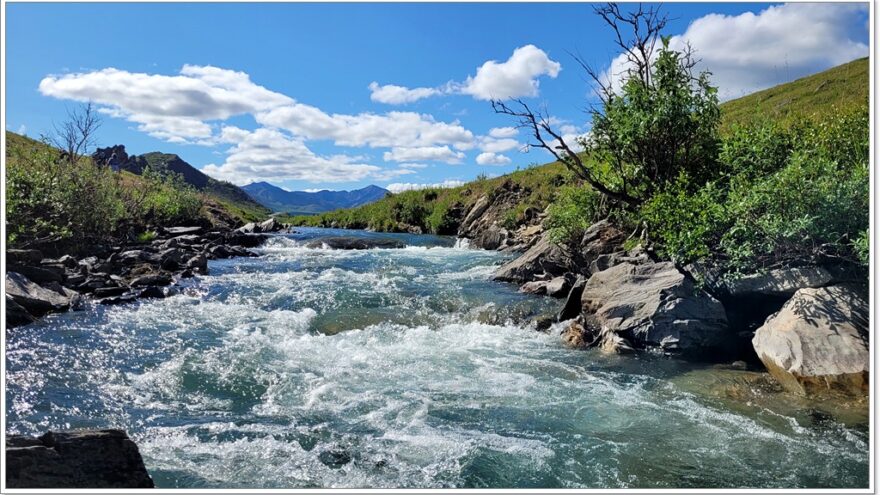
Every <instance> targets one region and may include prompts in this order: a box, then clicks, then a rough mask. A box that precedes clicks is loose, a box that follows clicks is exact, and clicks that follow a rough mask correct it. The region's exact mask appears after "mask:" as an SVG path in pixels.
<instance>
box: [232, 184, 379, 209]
mask: <svg viewBox="0 0 880 495" xmlns="http://www.w3.org/2000/svg"><path fill="white" fill-rule="evenodd" d="M242 189H243V190H244V191H245V192H247V193H248V194H249V195H250V197H251V198H253V199H254V200H255V201H256V202H258V203H260V204H261V205H263V206H265V207H267V208H269V209H271V210H272V211H277V212H284V213H290V214H310V213H322V212H325V211H331V210H338V209H340V208H353V207H355V206H361V205H365V204H367V203H372V202H373V201H377V200H379V199H382V198H384V197H385V195H387V194H388V190H387V189H383V188H381V187H378V186H367V187H364V188H363V189H357V190H354V191H328V190H323V191H316V192H306V191H286V190H284V189H281V188H280V187H278V186H274V185H272V184H269V183H268V182H254V183H252V184H248V185H246V186H244V187H242Z"/></svg>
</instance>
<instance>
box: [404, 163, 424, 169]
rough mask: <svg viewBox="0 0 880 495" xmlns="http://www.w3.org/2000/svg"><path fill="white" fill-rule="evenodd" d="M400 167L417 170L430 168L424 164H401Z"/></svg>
mask: <svg viewBox="0 0 880 495" xmlns="http://www.w3.org/2000/svg"><path fill="white" fill-rule="evenodd" d="M398 167H400V168H415V169H422V168H428V166H427V165H425V164H424V163H401V164H400V165H398Z"/></svg>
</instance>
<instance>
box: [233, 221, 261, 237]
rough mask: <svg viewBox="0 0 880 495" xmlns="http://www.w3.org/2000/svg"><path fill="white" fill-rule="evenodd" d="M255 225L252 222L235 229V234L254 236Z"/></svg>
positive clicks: (255, 231)
mask: <svg viewBox="0 0 880 495" xmlns="http://www.w3.org/2000/svg"><path fill="white" fill-rule="evenodd" d="M257 229H258V227H257V224H255V223H254V222H250V223H246V224H244V225H243V226H242V227H239V228H237V229H235V231H236V232H240V233H242V234H255V233H257V232H258V230H257Z"/></svg>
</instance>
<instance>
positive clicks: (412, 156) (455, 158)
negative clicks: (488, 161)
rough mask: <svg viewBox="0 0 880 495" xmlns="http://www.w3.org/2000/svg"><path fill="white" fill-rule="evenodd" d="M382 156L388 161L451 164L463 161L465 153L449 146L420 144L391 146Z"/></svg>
mask: <svg viewBox="0 0 880 495" xmlns="http://www.w3.org/2000/svg"><path fill="white" fill-rule="evenodd" d="M382 158H383V159H384V160H385V161H386V162H391V161H394V162H418V161H437V162H445V163H449V164H456V163H461V160H462V159H464V153H462V152H460V151H453V150H452V149H450V148H449V146H419V147H412V148H391V151H386V152H385V153H384V154H383V155H382Z"/></svg>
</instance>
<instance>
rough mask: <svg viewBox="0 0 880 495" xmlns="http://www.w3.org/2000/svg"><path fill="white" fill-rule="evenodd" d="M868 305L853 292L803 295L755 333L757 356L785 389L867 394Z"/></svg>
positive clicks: (833, 288) (804, 292)
mask: <svg viewBox="0 0 880 495" xmlns="http://www.w3.org/2000/svg"><path fill="white" fill-rule="evenodd" d="M868 333H869V331H868V301H867V299H866V298H865V297H863V295H862V294H861V293H860V291H859V290H857V289H855V288H854V287H853V286H848V285H839V286H831V287H824V288H808V289H800V290H798V291H797V292H795V293H794V295H793V296H792V297H791V299H790V300H789V301H788V302H786V303H785V305H784V306H783V307H782V309H781V310H780V311H779V312H778V313H776V314H774V315H772V316H770V317H769V318H768V319H767V321H766V322H765V323H764V325H762V326H761V327H760V328H758V330H757V331H756V332H755V336H754V338H753V339H752V345H753V346H754V348H755V352H756V353H757V354H758V357H759V358H760V359H761V362H763V363H764V366H766V367H767V370H768V371H770V374H772V375H773V377H774V378H776V380H777V381H779V383H781V384H782V386H783V387H785V388H786V389H788V390H790V391H793V392H796V393H800V394H809V393H814V392H819V391H823V390H829V389H833V390H840V391H844V392H847V393H851V394H858V395H862V394H867V393H868V386H869V380H868V378H869V375H868V373H869V368H870V352H869V345H868V340H869V337H868Z"/></svg>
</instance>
